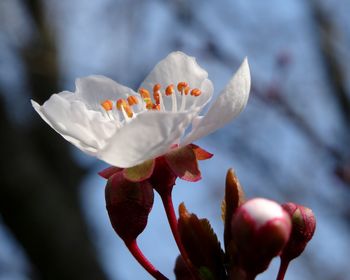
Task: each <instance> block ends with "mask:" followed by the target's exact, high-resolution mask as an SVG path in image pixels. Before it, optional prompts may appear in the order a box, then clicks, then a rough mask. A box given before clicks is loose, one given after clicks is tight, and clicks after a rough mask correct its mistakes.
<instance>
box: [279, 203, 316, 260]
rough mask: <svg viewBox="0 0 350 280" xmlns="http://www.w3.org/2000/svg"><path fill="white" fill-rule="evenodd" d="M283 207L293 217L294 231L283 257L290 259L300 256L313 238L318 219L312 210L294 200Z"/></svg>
mask: <svg viewBox="0 0 350 280" xmlns="http://www.w3.org/2000/svg"><path fill="white" fill-rule="evenodd" d="M282 207H283V208H284V209H285V210H286V211H287V212H288V214H289V215H290V217H291V219H292V233H291V236H290V239H289V241H288V243H287V245H286V246H285V248H284V249H283V252H282V255H281V257H282V258H283V259H285V260H288V261H290V260H292V259H294V258H296V257H298V256H299V255H300V254H301V253H302V252H303V251H304V249H305V247H306V245H307V243H308V242H309V241H310V240H311V238H312V236H313V234H314V232H315V229H316V219H315V216H314V213H313V212H312V210H311V209H309V208H307V207H304V206H301V205H298V204H295V203H292V202H288V203H285V204H283V205H282Z"/></svg>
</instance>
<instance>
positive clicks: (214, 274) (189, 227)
mask: <svg viewBox="0 0 350 280" xmlns="http://www.w3.org/2000/svg"><path fill="white" fill-rule="evenodd" d="M179 214H180V217H179V225H178V228H179V233H180V237H181V241H182V243H183V245H184V247H185V249H186V251H187V254H188V257H189V258H190V260H191V262H192V264H193V265H194V266H195V267H196V268H197V269H198V274H199V275H200V277H201V279H203V280H214V279H225V278H226V273H225V268H224V263H223V261H224V253H223V251H222V249H221V247H220V242H219V241H218V239H217V236H216V234H215V233H214V231H213V229H212V227H211V226H210V223H209V221H208V220H207V219H199V218H198V217H197V216H196V215H195V214H190V213H189V212H188V211H187V209H186V207H185V205H184V204H183V203H181V204H180V206H179Z"/></svg>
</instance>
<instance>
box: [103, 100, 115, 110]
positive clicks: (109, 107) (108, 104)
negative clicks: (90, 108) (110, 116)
mask: <svg viewBox="0 0 350 280" xmlns="http://www.w3.org/2000/svg"><path fill="white" fill-rule="evenodd" d="M101 106H102V107H103V109H105V110H106V111H110V110H112V109H113V102H112V101H111V100H105V101H103V102H102V103H101Z"/></svg>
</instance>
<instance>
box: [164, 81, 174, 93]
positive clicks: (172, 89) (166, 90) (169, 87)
mask: <svg viewBox="0 0 350 280" xmlns="http://www.w3.org/2000/svg"><path fill="white" fill-rule="evenodd" d="M173 93H174V85H173V84H171V85H168V86H167V87H166V89H165V95H166V96H169V95H172V94H173Z"/></svg>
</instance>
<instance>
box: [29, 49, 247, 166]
mask: <svg viewBox="0 0 350 280" xmlns="http://www.w3.org/2000/svg"><path fill="white" fill-rule="evenodd" d="M75 84H76V90H75V92H74V93H73V92H69V91H63V92H60V93H57V94H53V95H52V96H51V97H50V98H49V99H48V100H47V101H46V102H45V103H44V104H43V105H41V106H40V105H39V104H38V103H37V102H35V101H33V100H32V105H33V107H34V109H35V110H36V111H37V112H38V113H39V115H40V116H41V117H42V119H43V120H45V121H46V122H47V123H48V124H49V125H50V126H51V127H52V128H53V129H54V130H55V131H56V132H58V133H59V134H61V135H62V136H63V137H64V138H65V139H66V140H68V141H69V142H71V143H72V144H73V145H75V146H76V147H78V148H79V149H80V150H82V151H83V152H85V153H87V154H89V155H92V156H95V157H97V158H99V159H101V160H103V161H105V162H107V163H108V164H111V165H113V166H118V167H121V168H128V167H133V166H135V165H138V164H141V163H143V162H145V161H146V160H149V159H153V158H156V157H158V156H160V155H163V154H166V153H167V152H169V151H170V150H172V149H174V148H179V147H184V146H186V145H188V144H190V143H192V142H193V141H195V140H197V139H199V138H201V137H203V136H206V135H208V134H210V133H212V132H213V131H215V130H216V129H218V128H220V127H222V126H224V125H225V124H226V123H228V122H229V121H231V120H232V119H233V118H234V117H236V116H237V115H238V114H239V113H240V112H241V111H242V110H243V108H244V107H245V105H246V103H247V100H248V96H249V91H250V72H249V66H248V61H247V59H244V61H243V63H242V64H241V66H240V68H239V69H238V71H237V72H236V73H235V74H234V75H233V77H232V78H231V79H230V81H229V82H228V84H227V85H226V87H225V88H224V89H223V90H222V91H221V93H220V95H219V96H218V98H217V99H216V101H215V102H214V103H213V105H212V106H211V107H210V108H209V110H208V112H207V113H206V114H205V115H204V116H201V115H199V114H200V112H201V111H202V109H203V108H204V107H205V106H206V105H207V104H208V102H209V101H210V100H211V98H212V94H213V84H212V82H211V81H210V80H209V79H208V73H207V72H206V71H205V70H203V69H202V68H201V67H200V66H199V65H198V64H197V62H196V60H195V58H193V57H190V56H187V55H186V54H184V53H182V52H173V53H170V54H169V55H168V56H167V57H166V58H165V59H163V60H162V61H160V62H159V63H158V64H157V65H156V66H155V68H154V69H153V70H152V71H151V73H150V74H149V75H148V76H147V77H146V79H145V81H144V82H143V83H142V84H141V86H140V88H139V90H138V93H137V92H135V91H134V90H132V89H131V88H128V87H125V86H123V85H121V84H119V83H117V82H115V81H113V80H111V79H109V78H107V77H104V76H98V75H94V76H88V77H85V78H79V79H77V80H76V83H75ZM188 128H191V131H190V132H189V133H187V131H188Z"/></svg>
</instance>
